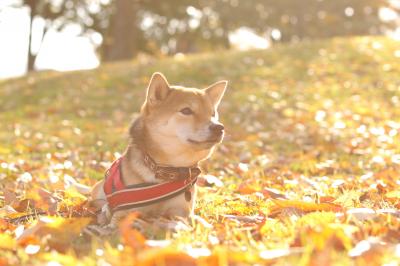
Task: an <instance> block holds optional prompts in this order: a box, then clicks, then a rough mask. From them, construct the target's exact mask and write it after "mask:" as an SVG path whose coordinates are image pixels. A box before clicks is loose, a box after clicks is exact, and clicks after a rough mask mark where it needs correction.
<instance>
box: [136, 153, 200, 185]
mask: <svg viewBox="0 0 400 266" xmlns="http://www.w3.org/2000/svg"><path fill="white" fill-rule="evenodd" d="M143 154H144V156H143V157H144V158H143V159H144V163H145V164H146V166H147V167H149V168H150V169H151V170H152V171H153V172H154V173H155V175H156V178H157V179H161V180H166V181H172V180H180V179H192V178H194V177H197V176H198V175H200V173H201V170H200V168H199V167H198V166H194V167H172V166H160V165H157V163H156V162H155V161H154V160H153V159H152V158H151V157H150V156H149V155H148V154H147V153H143Z"/></svg>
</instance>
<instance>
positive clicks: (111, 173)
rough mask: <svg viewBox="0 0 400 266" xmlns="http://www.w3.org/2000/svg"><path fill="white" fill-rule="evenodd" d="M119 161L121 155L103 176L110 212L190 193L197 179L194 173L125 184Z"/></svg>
mask: <svg viewBox="0 0 400 266" xmlns="http://www.w3.org/2000/svg"><path fill="white" fill-rule="evenodd" d="M121 161H122V157H121V158H119V159H117V160H116V161H114V162H113V163H112V165H111V166H110V168H109V169H108V170H107V172H106V176H105V182H104V192H105V194H106V196H107V201H108V206H109V207H110V210H111V212H115V211H118V210H124V209H132V208H138V207H143V206H147V205H151V204H154V203H158V202H161V201H164V200H168V199H171V198H173V197H176V196H178V195H180V194H182V193H185V192H188V193H190V191H189V190H190V188H191V187H192V186H193V185H194V184H195V183H196V181H197V175H195V176H190V177H189V178H186V179H178V180H173V181H167V182H164V183H140V184H135V185H130V186H126V185H125V184H124V183H123V180H122V171H121ZM189 196H190V194H189ZM189 200H190V199H189Z"/></svg>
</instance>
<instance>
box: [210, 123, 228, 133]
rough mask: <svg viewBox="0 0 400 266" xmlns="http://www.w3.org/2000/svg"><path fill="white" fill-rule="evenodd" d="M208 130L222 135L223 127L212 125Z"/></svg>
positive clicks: (221, 125)
mask: <svg viewBox="0 0 400 266" xmlns="http://www.w3.org/2000/svg"><path fill="white" fill-rule="evenodd" d="M209 128H210V130H211V131H212V132H213V133H222V130H224V125H223V124H214V123H212V124H211V125H210V127H209Z"/></svg>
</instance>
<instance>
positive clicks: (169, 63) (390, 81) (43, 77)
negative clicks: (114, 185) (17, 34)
mask: <svg viewBox="0 0 400 266" xmlns="http://www.w3.org/2000/svg"><path fill="white" fill-rule="evenodd" d="M155 71H161V72H163V73H164V74H165V75H166V77H167V78H168V80H169V81H170V83H171V84H182V85H185V86H193V87H206V86H207V85H209V84H211V83H213V82H215V81H217V80H219V79H227V80H229V82H230V83H229V88H228V91H227V93H226V96H225V99H224V101H223V103H222V106H221V109H220V114H221V118H222V119H221V120H222V121H223V122H224V123H225V125H226V128H227V136H226V139H225V141H224V143H223V144H222V145H221V146H220V147H219V149H218V150H217V151H216V153H215V154H214V155H213V157H212V159H211V160H209V161H207V162H205V163H204V169H206V172H207V173H208V174H210V175H213V176H216V177H218V178H219V179H220V180H221V182H222V184H219V183H218V182H216V183H215V182H214V183H213V182H212V178H210V177H208V178H209V181H208V182H209V183H207V181H206V180H203V182H202V187H201V188H200V193H199V199H198V204H197V209H196V214H197V215H199V216H200V217H202V218H203V219H204V220H201V219H196V220H194V221H193V222H194V225H193V228H192V229H190V230H188V231H185V230H180V231H178V232H175V233H170V232H165V231H163V230H160V229H157V228H156V227H151V225H146V226H145V228H146V230H145V232H144V233H143V234H144V237H145V238H147V239H165V238H167V239H169V241H170V242H168V245H167V247H159V248H151V247H149V246H148V244H146V243H144V242H143V241H142V239H141V235H140V237H139V236H138V235H139V233H138V232H136V231H135V232H133V230H132V229H129V228H128V227H127V226H125V227H124V226H121V229H120V230H121V234H122V235H125V236H123V237H113V238H111V239H110V240H108V241H106V242H104V241H99V240H97V239H95V238H88V237H87V236H82V235H81V236H78V233H79V231H80V229H81V228H82V226H83V225H84V224H85V223H86V222H85V221H84V220H79V219H78V218H74V219H69V220H72V222H66V219H62V218H59V219H58V220H57V221H52V222H49V224H48V225H43V226H42V227H44V228H45V229H46V230H47V231H46V230H42V231H46V232H47V233H49V232H50V233H49V234H50V237H47V238H46V237H44V235H45V234H41V233H33V234H32V235H30V238H29V241H28V240H24V241H18V242H15V240H14V233H13V232H14V231H15V229H16V227H15V225H11V224H9V223H7V222H6V221H5V218H7V217H18V216H19V215H23V214H24V213H26V212H28V213H29V212H32V211H34V210H37V209H41V210H46V208H48V207H49V206H50V205H51V204H50V203H49V202H48V198H49V197H50V198H55V199H56V201H58V205H57V210H71V209H74V208H76V207H77V206H81V204H82V203H83V202H84V200H85V197H84V196H82V195H79V194H78V193H77V192H75V191H73V189H71V188H68V187H65V184H64V179H67V180H68V179H70V177H73V178H75V179H76V180H77V181H78V182H80V183H83V184H87V185H91V184H93V183H94V182H95V181H96V180H98V179H101V178H103V174H104V170H105V169H106V166H107V165H108V163H110V162H111V161H113V160H114V159H115V157H116V156H117V155H118V153H121V152H122V151H123V149H124V147H125V145H126V135H127V134H126V133H127V128H128V126H129V123H130V121H131V119H132V117H134V116H135V112H138V110H139V107H140V105H141V104H142V102H143V99H144V93H145V88H146V86H147V83H148V81H149V77H150V76H151V74H152V73H153V72H155ZM0 121H1V128H0V189H1V190H3V192H0V207H2V208H1V209H0V217H2V218H1V219H0V233H1V232H2V234H0V241H2V242H3V243H9V244H7V245H5V244H1V243H0V257H1V259H0V265H3V264H2V263H3V262H4V264H5V265H7V263H9V264H14V265H15V264H28V265H30V264H32V265H34V264H37V263H39V262H42V263H43V262H47V261H58V262H60V263H61V264H62V265H67V264H78V263H82V264H84V265H95V264H96V261H98V260H105V261H108V262H110V263H112V264H116V263H118V262H124V263H126V264H128V262H129V263H130V262H132V263H136V264H137V263H139V262H140V263H145V262H146V263H149V264H146V265H160V263H161V262H162V261H167V262H175V263H177V264H176V265H183V263H187V265H192V264H193V263H195V262H197V263H203V264H202V265H206V264H210V265H211V264H212V263H217V262H218V263H219V265H226V263H231V264H235V263H237V265H241V263H245V264H246V263H249V264H251V263H256V262H261V261H268V262H269V263H275V262H276V263H278V264H295V265H297V264H299V263H300V264H315V265H324V264H326V265H328V264H329V263H332V264H333V263H338V264H352V263H360V264H363V263H365V262H366V261H368V262H369V263H376V264H383V263H390V262H393V261H396V260H397V261H399V259H400V254H399V251H398V250H399V239H400V235H399V233H398V232H399V230H400V218H399V217H400V214H399V208H400V190H399V185H400V176H399V172H400V141H399V135H400V43H399V42H396V41H394V40H390V39H387V38H380V37H362V38H361V37H360V38H349V39H332V40H326V41H316V42H310V43H302V44H298V45H282V46H280V45H278V46H276V47H274V48H273V49H270V50H262V51H249V52H224V53H219V54H202V55H193V56H187V57H183V58H182V57H179V58H167V59H164V60H159V61H155V60H151V59H143V60H141V61H140V62H121V63H116V64H110V65H105V66H103V67H101V68H99V69H96V70H91V71H80V72H69V73H53V72H43V73H34V74H31V75H28V76H27V77H24V78H20V79H14V80H8V81H3V82H1V83H0ZM43 189H45V192H43ZM4 191H15V192H16V194H17V198H16V199H14V198H13V197H14V196H13V195H10V193H8V192H4ZM47 191H50V194H46V193H48V192H47ZM11 194H12V193H11ZM46 195H47V196H46ZM10 199H12V200H10ZM24 199H28V200H30V201H29V202H30V204H28V206H24V205H22V204H24V203H23V202H24V201H23V200H24ZM26 202H27V201H26V200H25V204H26ZM21 205H22V207H21ZM7 206H8V207H9V206H13V208H14V209H15V210H16V212H15V213H12V211H11V212H10V210H9V209H8V208H7ZM52 206H53V205H52ZM355 208H368V209H355ZM388 209H390V210H391V211H390V212H391V214H390V213H389V214H388V212H389V211H388ZM349 210H350V211H349ZM382 210H383V211H382ZM377 211H379V213H377ZM351 212H353V213H356V214H354V215H350V214H349V213H351ZM364 218H365V219H364ZM34 220H35V219H32V220H30V221H28V223H26V224H25V227H26V228H28V227H30V226H34V224H35V221H34ZM42 227H41V228H42ZM48 228H53V229H52V230H50V231H49V229H48ZM74 230H75V231H76V232H78V233H70V234H69V233H68V232H74ZM39 231H40V230H39ZM126 235H132V237H131V238H129V237H127V236H126ZM371 237H374V238H375V239H378V240H379V241H383V242H385V243H386V244H385V245H383V244H382V243H378V242H376V243H375V242H372V240H370V242H371V243H375V244H371V247H370V248H369V249H368V250H367V251H364V252H362V250H361V249H360V246H359V245H360V244H359V243H360V242H361V241H363V240H365V241H368V239H370V238H371ZM7 241H8V242H7ZM70 242H71V243H70ZM54 243H55V244H54ZM118 243H123V246H124V248H123V249H122V248H121V247H123V246H121V245H118ZM163 243H164V242H157V244H163ZM362 243H364V244H365V243H367V242H362ZM396 244H397V255H396V252H395V245H396ZM29 245H31V246H35V247H37V246H40V249H39V250H37V251H36V250H34V251H36V252H29V251H31V250H29V249H28V246H29ZM357 245H358V246H357ZM357 248H358V249H357ZM27 249H28V251H27ZM51 250H56V251H51ZM99 250H101V251H99ZM360 250H361V251H360ZM357 251H359V252H358V253H357ZM27 253H32V254H31V255H29V254H27ZM187 254H189V255H190V256H189V255H187ZM202 255H204V256H202ZM199 256H200V257H199ZM194 258H196V259H194ZM132 260H134V262H133V261H132ZM151 263H153V264H151ZM157 263H158V264H157Z"/></svg>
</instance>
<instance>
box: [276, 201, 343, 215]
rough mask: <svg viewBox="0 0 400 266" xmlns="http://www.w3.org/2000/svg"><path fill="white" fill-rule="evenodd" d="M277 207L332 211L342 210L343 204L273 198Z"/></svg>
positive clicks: (306, 210) (308, 210) (309, 210)
mask: <svg viewBox="0 0 400 266" xmlns="http://www.w3.org/2000/svg"><path fill="white" fill-rule="evenodd" d="M273 202H274V203H275V205H276V207H277V208H296V209H300V210H302V211H305V212H313V211H332V212H340V211H342V210H343V208H342V206H340V205H338V204H334V203H313V202H306V201H300V200H278V199H276V200H273Z"/></svg>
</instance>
